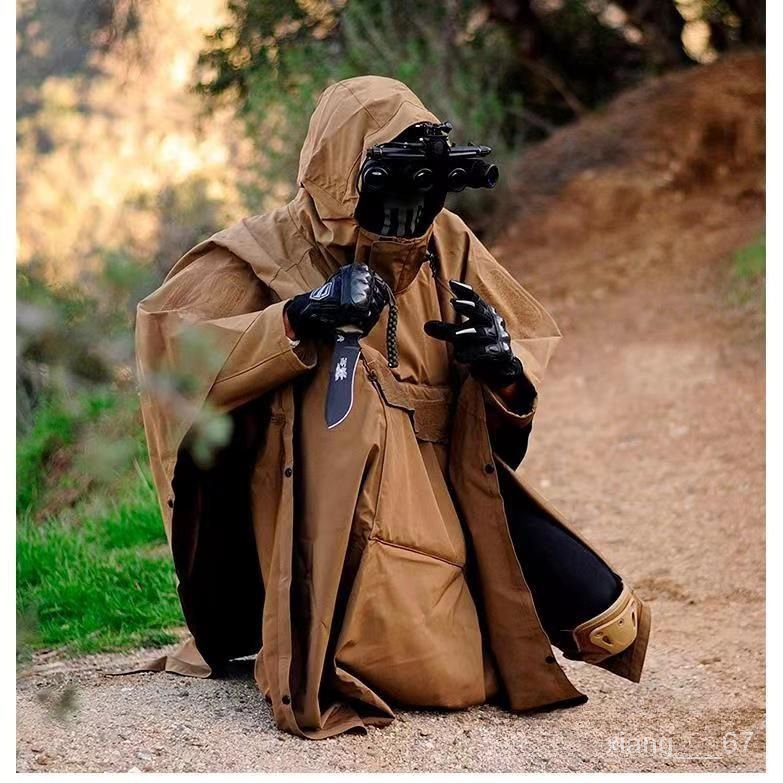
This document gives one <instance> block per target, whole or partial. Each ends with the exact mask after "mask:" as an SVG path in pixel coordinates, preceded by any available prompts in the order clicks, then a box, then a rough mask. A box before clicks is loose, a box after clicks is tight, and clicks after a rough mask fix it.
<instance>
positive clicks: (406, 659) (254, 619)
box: [137, 76, 649, 739]
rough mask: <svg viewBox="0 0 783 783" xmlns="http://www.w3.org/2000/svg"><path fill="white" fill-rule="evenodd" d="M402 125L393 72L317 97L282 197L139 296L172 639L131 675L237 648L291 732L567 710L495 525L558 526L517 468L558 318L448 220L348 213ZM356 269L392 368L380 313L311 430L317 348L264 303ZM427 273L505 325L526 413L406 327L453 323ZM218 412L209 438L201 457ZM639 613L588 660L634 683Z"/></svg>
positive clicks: (207, 666)
mask: <svg viewBox="0 0 783 783" xmlns="http://www.w3.org/2000/svg"><path fill="white" fill-rule="evenodd" d="M424 121H427V122H438V119H437V118H436V117H435V116H434V115H433V114H432V113H430V112H429V111H428V110H427V109H426V108H425V107H424V106H423V105H422V104H421V102H420V101H419V100H418V98H417V97H416V96H415V95H414V94H413V93H412V92H411V91H410V90H409V89H408V88H407V87H406V86H405V85H403V84H402V83H400V82H397V81H394V80H391V79H386V78H381V77H372V76H371V77H361V78H357V79H350V80H347V81H343V82H340V83H338V84H335V85H332V86H331V87H329V88H328V89H327V90H326V91H325V92H324V93H323V95H322V96H321V98H320V100H319V103H318V106H317V108H316V110H315V112H314V114H313V116H312V118H311V121H310V127H309V131H308V134H307V138H306V140H305V143H304V146H303V148H302V153H301V159H300V165H299V172H298V184H299V190H298V192H297V195H296V197H295V198H294V199H293V201H291V202H290V203H289V204H287V205H286V206H284V207H281V208H279V209H277V210H274V211H272V212H269V213H266V214H264V215H259V216H255V217H251V218H247V219H245V220H243V221H242V222H241V223H239V224H237V225H235V226H232V227H231V228H228V229H226V230H224V231H221V232H219V233H217V234H215V235H214V236H212V237H210V238H209V239H208V240H206V241H205V242H202V243H201V244H199V245H197V246H196V247H195V248H193V249H192V250H190V251H189V252H188V253H186V254H185V256H184V257H183V258H181V259H180V260H179V261H178V262H177V264H176V265H175V266H174V267H173V268H172V270H171V272H170V273H169V274H168V276H167V277H166V279H165V281H164V282H163V284H162V285H161V286H160V288H158V289H157V290H156V291H155V292H154V293H152V294H151V295H150V296H148V297H147V298H146V299H144V300H143V301H142V302H141V303H140V304H139V307H138V317H137V356H138V370H139V379H140V387H141V406H142V413H143V417H144V426H145V430H146V435H147V441H148V445H149V454H150V462H151V465H152V473H153V477H154V480H155V485H156V488H157V491H158V494H159V497H160V502H161V510H162V514H163V519H164V523H165V527H166V531H167V535H168V538H169V542H170V545H171V550H172V554H173V558H174V564H175V569H176V573H177V579H178V591H179V595H180V599H181V602H182V608H183V612H184V615H185V619H186V622H187V625H188V628H189V630H190V632H191V634H192V636H191V638H189V639H188V640H187V641H186V642H185V643H184V644H183V645H182V646H181V648H180V649H179V650H178V651H177V652H175V653H174V654H172V655H169V656H166V657H164V658H161V659H160V660H158V661H157V662H155V663H154V665H153V668H157V669H165V670H167V671H174V672H177V673H180V674H188V675H192V676H201V677H204V676H210V674H213V673H216V672H217V671H219V669H220V667H221V666H222V665H223V664H224V663H225V662H226V661H227V660H229V659H232V658H236V657H240V656H247V655H256V664H255V676H256V680H257V682H258V685H259V687H260V689H261V690H262V692H263V693H264V695H265V697H266V698H267V700H268V701H269V702H270V703H271V705H272V709H273V712H274V716H275V720H276V722H277V725H278V726H279V727H280V728H281V729H284V730H286V731H289V732H291V733H294V734H297V735H300V736H304V737H310V738H316V739H317V738H324V737H328V736H332V735H335V734H338V733H341V732H344V731H347V730H349V729H352V728H363V727H366V726H369V725H384V724H386V723H388V722H389V721H390V720H391V719H392V718H393V717H394V712H393V706H392V705H393V704H395V703H397V704H405V705H414V706H427V707H448V708H458V707H466V706H469V705H474V704H480V703H483V702H485V701H487V700H488V699H492V698H499V699H501V700H502V701H503V702H504V703H506V704H507V705H508V706H509V707H510V708H511V709H513V710H533V709H540V708H546V707H553V706H565V705H569V704H577V703H581V702H583V701H584V700H585V698H586V697H584V696H583V695H582V694H581V693H580V692H579V691H578V690H577V689H576V688H575V687H574V686H573V685H572V684H571V683H570V682H569V680H568V678H567V677H566V675H565V673H564V672H563V670H562V669H561V667H560V666H559V664H558V663H557V661H556V659H555V657H554V655H553V652H552V648H551V646H550V641H549V639H548V638H547V635H546V634H545V632H544V630H543V628H542V626H541V623H540V621H539V618H538V615H537V613H536V609H535V606H534V603H533V599H532V597H531V593H530V590H529V589H528V586H527V584H526V582H525V578H524V574H523V572H522V569H521V567H520V564H519V560H518V558H517V555H516V553H515V549H514V545H513V541H512V531H511V530H510V524H513V520H512V515H511V514H507V513H506V511H507V510H508V509H511V508H513V509H515V510H524V509H530V510H532V511H535V513H538V514H546V515H548V516H549V517H550V518H551V519H553V520H555V521H556V522H557V524H559V525H562V526H563V528H564V529H568V527H567V523H566V521H565V520H564V519H563V518H562V517H561V515H560V514H559V513H558V512H557V511H556V510H555V509H554V508H552V507H551V505H550V504H549V503H548V502H547V501H546V500H545V499H543V498H542V497H541V496H540V495H539V494H538V493H537V492H535V490H534V489H533V488H532V487H530V486H529V484H528V483H527V481H526V480H525V479H524V478H522V477H521V476H520V475H519V474H517V473H516V472H515V469H516V467H517V466H518V465H519V463H520V461H521V459H522V457H523V455H524V451H525V448H526V445H527V439H528V436H529V433H530V428H531V423H532V420H533V417H534V413H535V389H536V388H537V387H538V386H539V384H540V382H541V379H542V377H543V374H544V370H545V369H546V366H547V363H548V361H549V359H550V356H551V354H552V352H553V350H554V347H555V345H556V343H557V341H558V340H559V338H560V334H559V332H558V329H557V327H556V325H555V323H554V321H553V320H552V318H551V317H550V316H549V314H548V313H547V312H546V311H545V310H544V309H543V307H542V306H541V305H540V304H539V303H538V302H537V301H536V300H535V299H534V298H533V297H532V296H530V294H528V293H527V292H526V291H525V290H524V289H523V288H522V287H521V286H520V285H519V284H518V283H517V282H516V281H515V280H514V279H513V278H512V277H511V275H510V274H509V273H508V272H507V271H506V270H505V269H504V268H503V267H501V266H500V265H499V264H498V263H497V261H495V259H494V258H493V257H492V255H491V254H490V253H489V252H488V251H487V249H486V248H485V247H484V246H483V245H482V244H481V243H480V242H479V241H478V240H477V239H476V237H475V236H474V235H473V233H472V232H471V231H470V229H468V228H467V226H466V225H465V224H464V223H463V222H462V220H460V218H458V217H457V216H456V215H454V214H452V213H451V212H449V211H448V210H444V211H442V212H441V213H440V214H439V215H438V217H437V218H436V220H435V223H434V225H433V226H432V227H431V228H430V230H429V231H428V232H427V233H426V234H425V235H424V236H423V237H418V238H414V239H389V238H387V237H383V238H381V237H379V236H377V235H372V234H369V233H368V232H366V231H363V230H362V229H360V228H359V226H358V225H357V223H356V221H355V220H354V218H353V215H354V210H355V208H356V205H357V201H358V195H359V194H358V192H357V184H356V183H357V176H358V172H359V169H360V167H361V164H362V162H363V158H364V154H365V151H366V150H367V149H368V148H369V147H371V146H373V145H375V144H380V143H384V142H388V141H390V140H391V139H393V138H394V137H396V136H397V135H398V134H400V133H401V132H402V131H403V130H405V129H406V128H408V127H410V126H411V125H413V124H414V123H418V122H424ZM354 258H356V259H357V260H361V261H365V262H367V263H368V264H369V265H370V266H371V267H372V268H374V269H375V270H376V271H377V272H378V273H379V274H381V275H382V276H383V277H384V278H385V279H386V280H387V282H389V284H390V285H391V286H392V288H393V289H394V291H395V293H396V298H397V303H398V307H399V326H398V347H399V367H397V368H395V369H393V370H392V369H390V368H389V367H388V365H387V362H386V356H385V331H386V319H387V317H388V314H387V313H384V315H383V316H382V318H381V320H380V321H379V323H378V324H377V325H376V327H375V328H374V329H373V330H372V331H371V332H370V334H369V335H367V337H365V338H363V339H362V340H361V345H362V358H361V361H360V363H359V366H358V369H357V373H356V378H355V392H354V408H353V410H352V411H351V413H350V415H349V416H348V418H347V419H346V420H345V421H344V422H343V423H342V424H341V425H340V426H339V427H336V428H334V429H333V430H327V428H326V424H325V420H324V399H325V395H326V390H327V387H328V382H329V374H330V371H329V365H330V356H331V347H330V345H328V344H327V343H324V342H313V341H308V340H302V341H301V342H300V343H299V344H298V345H295V344H292V342H291V341H289V339H288V338H287V337H286V334H285V330H284V325H283V317H282V314H283V308H284V306H285V303H286V302H287V300H288V299H290V298H291V297H292V296H294V295H296V294H299V293H302V292H304V291H308V290H311V289H313V288H315V287H317V286H319V285H320V284H322V283H323V282H324V280H325V279H326V278H327V277H329V275H331V274H332V273H333V272H334V271H335V270H336V269H337V268H338V267H339V266H340V265H342V264H345V263H349V262H350V261H351V260H353V259H354ZM449 279H457V280H461V281H463V282H467V283H469V284H470V285H472V286H473V287H474V288H475V289H476V290H477V291H478V293H479V294H480V295H481V296H482V297H484V298H485V299H486V300H487V301H488V302H490V303H491V304H492V305H494V306H495V308H496V309H497V310H498V312H499V313H501V314H502V315H503V316H504V318H505V320H506V323H507V328H508V331H509V333H510V334H511V336H512V347H513V349H514V353H515V354H516V355H517V356H518V357H519V358H520V359H521V361H522V363H523V365H524V370H525V376H526V381H527V383H528V384H529V385H530V387H531V388H532V389H533V392H534V394H533V401H532V404H530V399H529V397H528V398H527V400H526V404H525V405H523V406H522V408H520V409H517V408H515V407H514V406H513V405H510V404H509V403H505V402H504V401H502V400H501V399H500V398H499V397H498V396H497V395H495V394H494V393H493V392H492V391H491V390H489V389H488V388H486V387H485V386H483V385H482V384H481V383H480V382H478V381H477V380H476V379H475V378H473V377H471V376H470V375H469V374H467V373H466V372H464V370H462V369H460V368H459V367H457V366H456V365H455V364H454V362H453V361H451V357H450V348H449V346H447V345H446V344H444V343H442V342H439V341H436V340H433V339H430V338H428V337H427V336H426V335H425V334H424V331H423V324H424V322H425V321H427V320H431V319H438V320H446V321H451V322H454V320H455V317H456V316H455V314H454V312H453V308H452V307H451V305H450V299H451V292H450V290H449V288H448V284H447V283H448V280H449ZM216 414H222V415H223V416H224V417H226V420H227V421H228V422H229V423H230V425H231V426H230V433H229V435H228V437H227V439H226V438H225V437H224V438H223V439H222V440H221V439H220V438H219V437H218V438H217V439H216V440H217V444H218V445H217V447H216V448H214V449H213V450H212V453H211V454H210V455H209V458H204V456H203V454H202V455H201V456H199V453H200V452H199V448H200V447H199V442H200V441H203V440H204V439H205V438H206V439H207V440H209V437H210V434H212V435H213V436H214V434H215V433H216V432H217V433H218V434H219V433H220V432H222V430H221V428H220V426H219V422H220V421H221V419H216V418H215V415H216ZM214 439H215V438H213V440H214ZM501 479H502V480H501ZM501 488H502V489H501ZM510 520H511V521H510ZM568 530H569V533H570V534H571V535H574V536H576V534H575V533H573V531H570V529H568ZM593 551H595V550H594V549H593ZM637 601H638V598H637ZM639 607H640V614H639V631H638V635H637V638H636V641H635V642H634V643H633V644H632V645H631V646H630V647H629V648H628V649H626V650H625V651H624V652H622V653H620V654H619V655H616V656H613V657H612V658H610V659H608V660H607V661H605V662H604V663H602V664H600V665H602V666H604V667H605V668H607V669H609V670H611V671H613V672H615V673H616V674H618V675H620V676H623V677H626V678H628V679H630V680H633V681H637V680H638V679H639V676H640V673H641V668H642V664H643V660H644V655H645V649H646V645H647V637H648V633H649V610H648V609H647V607H645V606H644V605H643V604H642V603H641V602H639Z"/></svg>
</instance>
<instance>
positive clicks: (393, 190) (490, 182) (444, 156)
mask: <svg viewBox="0 0 783 783" xmlns="http://www.w3.org/2000/svg"><path fill="white" fill-rule="evenodd" d="M451 129H452V128H451V124H450V123H448V122H444V123H441V124H440V125H435V124H433V123H431V122H420V123H417V124H416V125H412V126H411V127H410V128H408V129H407V130H406V131H404V132H403V133H401V134H400V135H399V136H398V137H397V138H396V139H394V140H393V141H391V142H389V143H388V144H379V145H377V146H375V147H371V148H370V149H369V150H367V158H366V160H365V162H364V165H363V166H362V168H361V171H360V172H359V194H360V195H359V204H358V206H357V208H356V220H357V222H358V223H359V225H360V226H361V227H362V228H364V229H365V230H367V231H371V232H372V233H374V234H381V235H382V236H391V237H418V236H421V235H422V234H424V233H425V232H426V231H427V229H428V228H429V227H430V226H431V225H432V222H433V221H434V220H435V217H436V215H437V214H438V212H440V211H441V209H443V205H444V204H445V203H446V196H447V194H448V193H456V192H459V191H461V190H464V189H465V188H494V187H495V185H496V184H497V181H498V176H499V172H498V167H497V166H495V165H494V164H491V163H487V162H486V161H484V160H482V158H484V157H486V156H487V155H489V154H490V153H491V152H492V150H491V148H490V147H486V146H476V145H473V144H469V145H467V146H464V147H457V146H453V145H452V144H451V143H450V142H449V139H448V134H449V133H450V132H451Z"/></svg>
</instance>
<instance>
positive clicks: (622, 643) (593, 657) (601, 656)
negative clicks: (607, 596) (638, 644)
mask: <svg viewBox="0 0 783 783" xmlns="http://www.w3.org/2000/svg"><path fill="white" fill-rule="evenodd" d="M638 628H639V603H638V601H637V600H636V598H635V597H634V595H633V593H632V592H631V591H630V590H629V589H628V588H627V587H625V586H623V591H622V592H621V593H620V596H619V598H618V599H617V600H616V601H615V602H614V603H613V604H612V605H611V606H610V607H609V608H608V609H606V610H605V611H603V612H601V614H599V615H598V616H597V617H593V618H592V619H591V620H587V621H586V622H584V623H582V624H581V625H579V626H577V627H576V628H575V629H574V630H573V637H574V641H575V642H576V647H577V650H578V651H579V657H580V659H581V660H583V661H587V662H588V663H601V661H604V660H606V659H607V658H609V657H611V656H612V655H617V653H621V652H622V651H623V650H625V649H627V648H628V647H630V646H631V645H632V644H633V642H634V639H636V634H637V631H638Z"/></svg>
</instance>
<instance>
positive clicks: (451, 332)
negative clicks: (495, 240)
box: [424, 280, 522, 389]
mask: <svg viewBox="0 0 783 783" xmlns="http://www.w3.org/2000/svg"><path fill="white" fill-rule="evenodd" d="M449 287H450V288H451V290H452V292H453V293H454V296H455V298H454V299H452V300H451V304H452V305H453V306H454V309H455V310H456V311H457V313H458V314H459V315H462V316H465V319H464V320H463V322H462V323H458V324H449V323H446V322H444V321H427V323H425V324H424V331H425V332H426V333H427V334H428V335H429V336H430V337H434V338H435V339H437V340H445V341H447V342H450V343H452V345H453V346H454V359H455V360H456V361H458V362H460V363H462V364H467V365H469V367H470V370H471V372H472V373H473V375H474V376H475V377H476V378H478V379H479V380H480V381H483V382H484V383H486V384H487V385H488V386H491V387H493V388H495V389H497V388H502V387H504V386H510V385H511V384H513V383H516V382H517V381H518V380H519V379H520V378H521V377H522V362H520V361H519V359H517V357H516V356H514V352H513V351H512V350H511V337H510V336H509V334H508V332H507V331H506V322H505V321H504V320H503V319H502V318H501V317H500V315H498V313H497V311H496V310H495V308H494V307H492V306H491V305H488V304H487V303H486V302H485V301H484V300H483V299H482V298H481V297H480V296H479V295H478V294H477V293H476V292H475V291H474V290H473V289H472V288H471V287H470V286H469V285H467V283H460V282H458V281H457V280H450V281H449Z"/></svg>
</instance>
